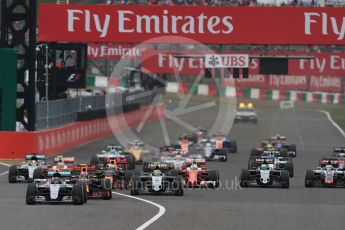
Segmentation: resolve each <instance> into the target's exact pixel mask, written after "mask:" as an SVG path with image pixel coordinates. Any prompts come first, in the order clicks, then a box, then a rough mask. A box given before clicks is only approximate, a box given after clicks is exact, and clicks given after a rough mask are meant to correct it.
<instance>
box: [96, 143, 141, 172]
mask: <svg viewBox="0 0 345 230" xmlns="http://www.w3.org/2000/svg"><path fill="white" fill-rule="evenodd" d="M108 147H109V146H108ZM112 147H114V146H112ZM120 147H122V146H116V147H114V148H116V149H117V150H119V148H120ZM111 160H114V161H116V162H117V163H118V164H122V166H125V168H126V170H134V169H135V158H134V156H132V155H125V153H124V152H122V151H106V150H103V151H102V153H101V154H96V155H93V156H91V159H90V165H103V166H106V165H107V164H108V163H109V162H110V161H111Z"/></svg>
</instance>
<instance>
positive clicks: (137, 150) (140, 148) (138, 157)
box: [124, 140, 150, 164]
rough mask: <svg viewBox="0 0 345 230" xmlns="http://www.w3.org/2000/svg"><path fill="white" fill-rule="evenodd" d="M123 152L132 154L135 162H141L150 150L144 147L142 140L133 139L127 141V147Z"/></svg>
mask: <svg viewBox="0 0 345 230" xmlns="http://www.w3.org/2000/svg"><path fill="white" fill-rule="evenodd" d="M124 153H125V154H128V155H130V156H133V157H134V159H135V163H136V164H142V163H143V158H144V157H145V156H148V155H149V154H150V151H149V150H148V149H146V148H145V145H144V143H143V142H141V141H139V140H134V141H132V142H129V143H128V148H126V149H125V150H124Z"/></svg>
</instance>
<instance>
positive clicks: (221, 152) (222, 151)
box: [220, 149, 228, 162]
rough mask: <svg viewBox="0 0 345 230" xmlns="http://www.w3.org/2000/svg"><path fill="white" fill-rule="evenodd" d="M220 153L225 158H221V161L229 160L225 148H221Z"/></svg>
mask: <svg viewBox="0 0 345 230" xmlns="http://www.w3.org/2000/svg"><path fill="white" fill-rule="evenodd" d="M220 155H221V156H223V158H221V159H220V161H223V162H226V161H228V154H227V153H226V151H225V150H224V149H221V150H220Z"/></svg>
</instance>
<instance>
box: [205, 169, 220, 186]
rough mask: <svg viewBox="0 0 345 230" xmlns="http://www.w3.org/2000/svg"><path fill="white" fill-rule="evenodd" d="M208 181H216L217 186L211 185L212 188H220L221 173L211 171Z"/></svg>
mask: <svg viewBox="0 0 345 230" xmlns="http://www.w3.org/2000/svg"><path fill="white" fill-rule="evenodd" d="M208 180H209V181H214V182H215V184H214V185H211V188H219V171H218V170H211V171H209V172H208Z"/></svg>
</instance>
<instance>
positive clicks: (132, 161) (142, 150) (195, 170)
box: [8, 129, 237, 205]
mask: <svg viewBox="0 0 345 230" xmlns="http://www.w3.org/2000/svg"><path fill="white" fill-rule="evenodd" d="M230 152H232V153H234V152H237V144H236V141H233V140H229V139H228V138H227V137H225V136H224V135H219V134H217V135H213V136H212V137H206V132H205V131H204V130H203V129H200V130H198V131H197V132H194V133H192V134H191V135H186V134H183V135H181V136H180V137H179V138H178V140H177V141H176V143H175V144H174V145H171V146H163V147H161V148H160V151H159V154H156V155H155V156H153V154H151V153H150V151H149V150H148V149H147V148H146V147H145V145H144V143H143V142H141V141H139V140H134V141H132V142H130V143H129V144H128V147H123V146H121V145H108V146H106V147H105V148H104V149H103V150H102V151H101V152H100V153H98V154H95V155H93V156H91V158H90V162H89V163H84V164H76V162H75V158H74V157H64V156H62V155H58V156H56V157H54V160H53V164H52V165H49V164H47V161H46V157H45V156H44V155H39V154H29V155H27V156H26V158H25V162H23V163H22V164H21V165H13V166H11V167H10V169H9V176H8V181H9V182H10V183H17V182H28V185H27V192H26V203H27V204H31V205H33V204H37V203H72V204H76V205H82V204H84V203H87V200H88V199H90V198H99V199H104V200H109V199H111V198H112V191H113V189H128V190H130V194H131V195H139V194H172V195H176V196H182V195H183V194H184V188H217V187H219V184H220V182H219V172H218V171H217V170H212V169H208V168H207V164H206V162H207V161H220V162H226V161H227V160H228V153H230ZM138 167H142V173H141V172H139V170H138Z"/></svg>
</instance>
